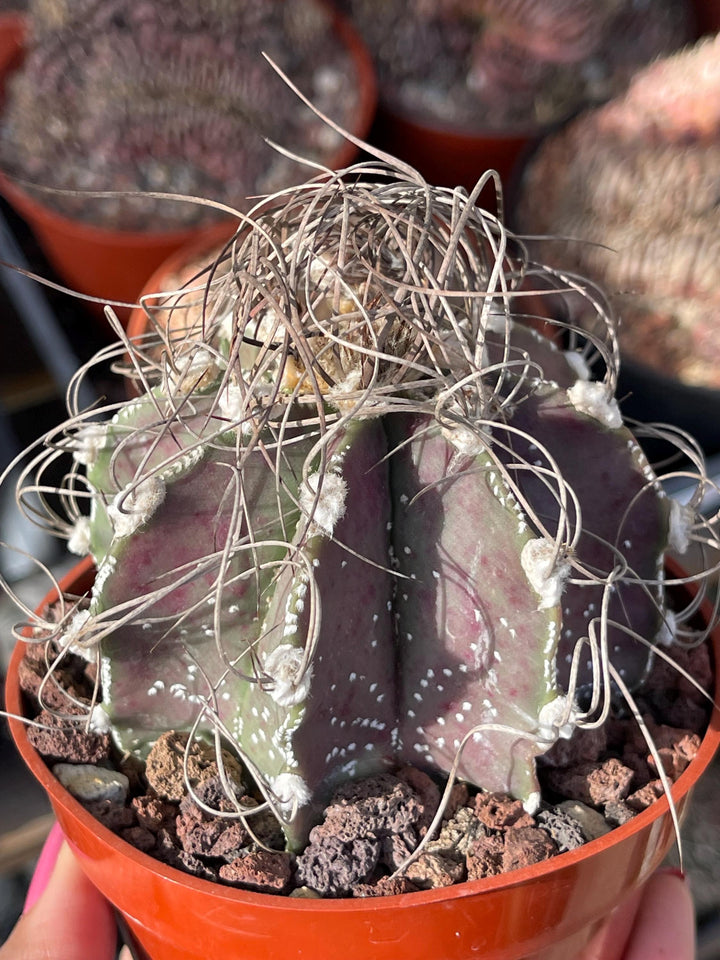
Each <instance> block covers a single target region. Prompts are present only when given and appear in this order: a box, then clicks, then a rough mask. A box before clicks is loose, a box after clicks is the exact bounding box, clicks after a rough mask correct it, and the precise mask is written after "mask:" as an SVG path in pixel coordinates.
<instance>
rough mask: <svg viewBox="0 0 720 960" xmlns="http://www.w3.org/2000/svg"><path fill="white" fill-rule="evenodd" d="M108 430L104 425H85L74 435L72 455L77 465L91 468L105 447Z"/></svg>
mask: <svg viewBox="0 0 720 960" xmlns="http://www.w3.org/2000/svg"><path fill="white" fill-rule="evenodd" d="M107 439H108V429H107V425H106V424H104V423H86V424H85V426H84V427H81V428H80V430H78V432H77V433H76V434H75V440H74V442H75V446H74V447H73V451H72V455H73V458H74V460H75V461H76V462H77V463H81V464H83V466H85V467H88V468H92V467H93V466H94V465H95V462H96V460H97V458H98V454H99V453H100V451H101V450H104V449H105V447H106V446H107Z"/></svg>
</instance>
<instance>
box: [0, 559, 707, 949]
mask: <svg viewBox="0 0 720 960" xmlns="http://www.w3.org/2000/svg"><path fill="white" fill-rule="evenodd" d="M92 578H93V568H92V565H91V562H90V561H89V560H84V561H82V562H81V563H80V564H79V565H78V566H77V567H75V569H74V570H73V571H71V573H70V574H68V576H67V577H66V578H65V579H64V580H63V581H61V583H60V588H61V590H65V591H70V592H73V593H83V592H84V591H86V590H88V589H89V588H90V586H91V584H92ZM53 598H54V593H51V594H50V595H49V596H48V598H46V601H44V603H46V602H47V601H48V600H52V599H53ZM44 603H43V605H44ZM705 613H706V615H707V614H708V608H707V607H706V608H705ZM713 645H714V652H715V662H716V663H717V662H718V657H720V629H717V630H715V632H714V634H713ZM22 654H23V648H22V644H18V646H17V648H16V649H15V651H14V655H13V657H12V661H11V664H10V668H9V671H8V678H7V709H8V711H9V712H10V713H11V714H22V712H23V704H22V697H21V694H20V690H19V686H18V665H19V662H20V659H21V657H22ZM719 677H720V674H719V675H718V676H716V690H715V700H716V703H717V702H718V701H719V700H720V682H718V680H719ZM10 727H11V730H12V734H13V737H14V739H15V742H16V744H17V747H18V749H19V750H20V752H21V754H22V756H23V758H24V759H25V762H26V763H27V765H28V766H29V768H30V770H31V771H32V772H33V773H34V775H35V776H36V777H37V779H38V780H39V781H40V783H41V784H42V785H43V787H44V788H45V789H46V790H47V792H48V794H49V797H50V801H51V803H52V805H53V809H54V810H55V813H56V816H57V818H58V821H59V823H60V826H61V827H62V829H63V831H64V833H65V836H66V837H67V838H68V840H69V843H70V845H71V847H72V849H73V851H74V852H75V854H76V856H77V858H78V861H79V863H80V865H81V866H82V868H83V870H84V871H85V873H86V874H87V875H88V877H89V878H90V879H91V880H92V882H93V883H94V884H95V885H96V886H97V888H98V889H99V890H100V891H101V892H102V893H103V894H104V895H105V896H106V897H107V898H108V899H109V900H110V901H111V903H113V904H114V905H115V906H116V907H117V909H118V910H119V911H120V912H121V914H122V915H123V917H124V918H125V920H126V922H127V926H128V927H129V929H130V930H131V931H132V934H133V936H134V937H135V938H136V939H137V942H138V943H139V944H140V945H141V946H142V948H143V949H144V950H145V951H147V954H148V955H149V957H151V958H152V960H196V958H200V957H243V956H247V957H252V958H253V960H278V958H279V957H283V956H292V957H298V958H308V960H310V958H312V960H335V958H336V957H338V956H342V957H343V958H344V960H368V957H372V960H416V958H417V957H442V958H443V960H470V958H471V957H472V958H474V960H576V957H577V954H578V953H579V951H580V950H581V949H582V947H583V946H584V945H585V944H586V943H587V942H588V940H589V939H590V938H591V937H592V935H593V934H594V933H595V932H596V931H597V930H598V929H599V928H600V927H601V926H602V925H603V922H604V921H605V920H606V918H607V917H608V914H609V913H610V912H611V911H612V909H613V908H614V907H615V906H616V905H617V904H618V903H619V902H621V901H622V900H623V899H624V898H626V897H627V896H628V895H629V894H630V892H631V891H632V890H634V889H635V888H637V887H638V886H640V885H641V884H642V883H643V882H644V881H645V880H646V879H647V878H648V877H649V875H650V874H651V873H652V871H653V870H655V869H656V867H657V866H658V865H659V864H660V862H661V861H662V859H663V857H664V856H665V854H666V853H667V851H668V849H669V848H670V846H671V845H672V843H673V840H674V834H673V826H672V821H671V816H670V813H669V808H668V802H667V800H666V799H665V798H663V799H661V800H658V801H657V802H656V803H654V804H653V805H652V806H651V807H650V808H648V809H647V810H645V811H643V812H642V813H640V814H638V815H637V816H636V817H635V818H634V819H633V820H631V821H629V822H628V823H626V824H624V825H623V826H621V827H618V828H616V829H615V830H613V831H612V832H611V833H609V834H607V835H605V836H603V837H600V838H599V839H597V840H594V841H592V842H591V843H588V844H586V845H585V846H583V847H581V848H579V849H577V850H573V851H572V852H570V853H565V854H562V855H560V856H558V857H555V858H554V859H552V860H549V861H546V862H544V863H541V864H536V865H534V866H530V867H525V868H523V869H520V870H517V871H514V872H512V873H509V874H506V875H504V876H499V877H492V878H489V879H486V880H478V881H471V882H467V883H462V884H458V885H456V886H453V887H446V888H444V889H440V890H432V891H425V892H418V893H409V894H401V895H398V896H392V897H378V898H369V899H361V900H352V899H347V900H307V899H295V898H286V897H278V896H272V895H268V894H259V893H251V892H247V891H243V890H237V889H233V888H230V887H225V886H220V885H216V884H212V883H209V882H208V881H205V880H200V879H197V878H195V877H191V876H188V875H186V874H184V873H181V872H179V871H177V870H175V869H173V868H171V867H167V866H164V865H163V864H161V863H159V862H158V861H156V860H154V859H152V858H151V857H149V856H147V855H146V854H144V853H140V852H139V851H138V850H136V849H135V848H134V847H132V846H130V845H129V844H127V843H125V842H124V841H123V840H121V839H120V838H119V837H117V836H115V835H114V834H113V833H111V832H110V831H109V830H107V829H106V828H105V827H103V826H102V825H101V824H100V823H98V821H97V820H95V819H94V818H93V817H92V816H90V814H89V813H88V812H87V811H86V810H85V809H84V808H83V807H82V806H81V805H80V803H78V801H76V800H75V799H74V798H73V797H72V796H71V795H70V794H69V793H67V791H66V790H65V789H64V788H63V787H61V786H60V784H59V783H58V781H57V780H56V779H55V778H54V777H53V775H52V774H51V772H50V770H49V769H48V768H47V767H46V765H45V763H44V762H43V760H42V759H41V758H40V756H39V755H38V754H37V753H36V751H35V750H34V748H33V747H32V746H30V743H29V742H28V738H27V735H26V728H25V725H24V724H23V723H22V722H20V721H19V720H14V719H11V720H10ZM719 742H720V709H719V708H718V707H717V706H716V707H715V709H714V712H713V715H712V719H711V723H710V726H709V728H708V731H707V733H706V735H705V737H704V739H703V742H702V745H701V747H700V751H699V753H698V755H697V757H696V758H695V760H693V762H692V763H691V764H690V766H689V767H688V768H687V770H686V771H685V772H684V773H683V774H682V776H681V777H680V778H679V780H678V781H677V783H676V784H675V785H674V787H673V790H672V795H673V799H674V802H675V805H676V808H677V810H678V812H679V814H680V815H681V816H682V815H683V814H684V813H685V812H686V809H687V805H688V801H689V798H690V793H691V791H692V788H693V786H694V785H695V783H696V782H697V780H698V778H699V777H700V776H701V775H702V774H703V772H704V771H705V770H706V768H707V767H708V764H709V763H710V761H711V759H712V757H713V754H714V753H715V750H716V748H717V746H718V744H719ZM604 960H618V958H614V957H610V956H606V957H604Z"/></svg>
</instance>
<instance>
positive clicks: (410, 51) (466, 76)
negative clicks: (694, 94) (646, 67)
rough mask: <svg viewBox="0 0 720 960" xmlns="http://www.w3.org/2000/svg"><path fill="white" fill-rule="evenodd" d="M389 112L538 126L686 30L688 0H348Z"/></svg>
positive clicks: (594, 94) (459, 123)
mask: <svg viewBox="0 0 720 960" xmlns="http://www.w3.org/2000/svg"><path fill="white" fill-rule="evenodd" d="M343 7H344V9H346V10H347V11H348V12H349V14H350V15H351V16H352V17H353V18H354V20H355V22H356V23H357V24H358V26H359V28H360V30H361V32H362V33H363V36H364V37H365V39H366V42H367V44H368V46H369V48H370V50H371V51H372V52H373V54H374V56H375V60H376V63H377V67H378V73H379V77H380V89H381V96H382V99H383V100H384V101H385V103H386V104H387V105H388V106H389V107H390V109H391V110H393V111H396V112H398V113H400V114H401V115H402V114H408V115H410V116H411V117H415V118H416V119H420V120H423V121H428V120H430V121H432V122H437V123H438V124H439V125H441V126H447V125H452V126H453V127H460V128H462V129H467V130H471V131H473V130H478V129H481V130H507V129H508V128H511V129H512V128H513V127H515V128H520V129H521V130H528V128H530V129H532V128H537V127H538V126H544V125H546V124H553V123H557V122H558V121H559V120H561V119H564V118H565V117H567V116H569V115H571V114H572V113H573V112H575V111H576V110H577V109H578V108H579V107H580V106H582V105H584V104H587V103H597V102H602V101H604V100H606V99H607V98H608V97H609V96H611V95H612V94H613V93H616V92H618V90H620V89H622V87H623V86H624V85H625V84H626V83H627V81H628V79H629V77H630V76H631V74H632V72H633V71H634V70H635V69H636V68H637V66H638V65H639V64H642V63H647V62H648V61H649V60H652V59H653V58H654V57H656V56H658V55H660V54H664V53H668V52H670V51H671V50H673V49H676V48H677V46H679V44H681V43H682V42H683V40H687V39H689V37H690V35H691V34H690V30H691V20H690V16H689V13H688V8H687V5H686V4H685V3H684V2H682V0H661V2H654V3H653V4H652V10H650V9H649V7H648V5H646V4H634V3H630V2H627V0H597V2H596V3H589V2H587V0H552V2H542V3H538V2H537V0H521V2H517V0H510V2H508V0H412V2H410V3H404V2H386V3H384V4H382V5H381V6H380V7H379V6H378V4H375V3H372V0H343Z"/></svg>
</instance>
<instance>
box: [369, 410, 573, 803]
mask: <svg viewBox="0 0 720 960" xmlns="http://www.w3.org/2000/svg"><path fill="white" fill-rule="evenodd" d="M388 422H389V424H390V429H391V436H392V438H393V440H395V442H396V443H397V444H398V448H397V450H396V452H395V453H394V455H393V458H392V477H393V507H394V519H393V546H394V553H395V558H396V562H397V566H398V570H399V572H400V574H401V575H402V576H403V578H404V579H398V580H397V581H396V584H395V590H396V597H395V616H396V620H397V636H398V651H399V660H400V665H401V669H400V672H399V677H400V680H399V686H400V741H401V751H400V752H401V756H402V758H403V759H404V760H405V761H407V762H409V763H415V764H420V765H422V766H430V767H431V768H433V769H436V770H441V771H443V772H445V773H447V772H449V771H450V770H451V769H452V767H453V763H454V761H455V757H456V755H457V752H458V749H459V748H460V746H461V743H463V740H464V738H465V735H466V734H467V733H468V731H470V730H473V729H476V730H477V732H476V733H475V734H473V735H472V736H471V737H470V738H469V739H468V741H467V743H466V744H465V745H464V748H463V751H462V755H461V760H460V764H459V767H458V774H459V775H460V776H461V777H462V778H463V779H467V780H470V781H471V782H473V783H481V784H482V785H483V787H485V788H486V789H488V790H497V791H509V792H510V793H512V794H513V795H514V796H516V797H520V798H522V799H523V800H525V801H532V798H533V796H534V795H535V794H537V791H538V790H539V787H538V784H537V780H536V777H535V767H534V762H533V761H534V757H535V756H536V755H537V754H538V753H541V752H544V750H545V749H546V748H547V743H545V744H542V743H540V742H539V739H542V738H541V736H540V735H539V730H540V727H541V721H540V713H541V710H542V708H543V707H544V706H545V705H546V704H548V703H550V702H552V701H553V700H554V699H555V698H556V697H557V690H556V688H555V648H556V646H557V642H558V636H559V628H560V607H559V604H558V603H554V604H552V605H549V606H548V607H546V608H540V605H539V597H538V594H537V592H536V591H535V590H534V589H533V587H532V586H531V584H530V582H529V580H528V577H527V576H526V574H525V572H524V570H523V566H522V561H521V556H522V551H523V547H525V545H526V544H527V543H528V541H529V540H530V539H531V538H532V537H533V533H532V531H531V530H530V528H529V527H528V524H527V520H526V518H525V516H524V514H523V512H522V510H521V509H520V507H519V504H518V503H517V501H516V500H515V498H514V497H513V496H512V494H511V492H510V490H509V489H508V487H507V485H506V484H505V482H504V480H503V479H502V476H501V474H500V470H499V469H498V464H497V463H496V462H495V461H494V460H493V459H492V457H491V456H489V455H488V454H487V453H486V452H484V451H482V450H480V451H479V452H478V453H475V454H467V453H462V452H459V451H458V450H457V449H456V448H455V447H454V446H453V445H452V443H451V442H449V440H448V439H446V438H445V436H444V435H443V433H442V431H441V430H440V428H439V427H438V426H437V424H435V423H434V422H433V420H432V419H431V418H429V417H427V416H417V417H405V416H390V417H389V418H388ZM408 438H411V442H410V443H407V442H406V441H407V439H408ZM400 444H402V445H400ZM538 795H539V794H538Z"/></svg>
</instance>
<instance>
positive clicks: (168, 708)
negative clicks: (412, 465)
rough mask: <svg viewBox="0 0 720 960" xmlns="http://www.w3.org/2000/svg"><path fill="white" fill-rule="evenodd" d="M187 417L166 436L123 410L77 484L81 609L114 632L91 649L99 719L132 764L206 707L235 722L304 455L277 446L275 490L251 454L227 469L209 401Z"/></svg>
mask: <svg viewBox="0 0 720 960" xmlns="http://www.w3.org/2000/svg"><path fill="white" fill-rule="evenodd" d="M195 405H196V412H194V413H191V410H192V408H190V409H189V410H188V411H187V414H186V416H185V417H184V418H183V419H178V420H177V422H174V423H171V424H170V426H169V427H168V425H167V424H165V423H163V420H162V418H161V417H159V416H158V411H157V409H156V407H155V405H154V403H153V402H152V401H151V400H147V399H146V400H144V401H142V402H141V401H134V402H132V403H131V404H129V405H128V406H126V407H125V408H124V409H123V411H122V412H121V414H120V415H119V416H117V417H116V418H115V420H114V422H113V423H111V424H110V425H109V426H108V428H107V434H106V439H105V449H104V450H103V451H101V454H100V456H99V457H98V459H97V460H96V462H95V464H94V466H92V467H91V468H90V470H89V472H88V476H89V479H90V481H91V483H93V485H94V486H95V488H96V490H98V492H99V495H98V496H97V497H96V499H95V506H94V511H93V520H92V523H91V529H92V530H98V529H99V530H100V531H101V533H100V534H99V535H97V536H95V535H94V536H93V537H92V542H93V544H94V546H95V549H96V553H95V557H96V561H97V563H98V575H97V578H96V582H95V587H94V591H93V599H92V604H91V608H90V609H91V613H92V614H93V615H95V616H96V617H97V618H98V619H99V621H100V622H102V620H103V615H105V618H106V619H107V620H108V625H109V626H111V627H112V626H113V625H114V624H117V627H116V629H112V630H110V631H109V632H108V634H107V636H105V637H104V639H103V641H102V654H103V661H102V662H103V686H104V705H105V708H106V709H107V711H108V713H109V715H110V719H111V721H112V723H113V727H114V730H115V736H116V739H117V740H118V742H119V744H120V745H121V747H123V748H125V749H132V750H140V752H144V750H146V749H147V748H148V747H149V745H150V744H151V743H152V742H153V741H154V740H155V739H156V738H157V736H158V735H159V734H160V733H162V732H163V731H165V730H168V729H175V730H187V729H190V728H191V727H192V725H193V723H194V722H195V720H196V718H197V716H198V713H199V711H200V709H201V707H202V704H204V703H206V702H207V703H208V706H209V709H210V710H212V711H214V712H216V713H217V714H218V715H219V716H220V718H222V719H226V718H227V717H229V716H231V715H232V714H233V713H234V706H233V704H234V701H235V699H236V697H237V687H238V686H240V687H242V685H243V684H244V683H247V681H246V680H242V679H240V677H239V675H240V674H245V675H252V673H253V665H252V660H251V650H252V643H253V642H254V641H255V639H256V637H257V624H258V622H259V620H260V619H261V617H262V615H263V613H264V609H265V606H266V604H267V591H268V588H269V586H270V584H271V582H272V578H273V575H274V567H273V566H272V563H273V561H276V560H279V559H280V558H281V557H282V556H283V555H284V553H285V550H284V548H283V546H282V543H283V541H285V540H287V538H288V537H289V536H292V532H293V530H294V527H295V525H296V523H297V519H298V516H299V510H298V509H297V508H296V507H295V505H294V500H296V498H297V491H298V484H299V478H300V476H301V470H302V463H303V462H304V460H305V457H306V456H307V453H308V451H309V449H310V446H311V444H312V442H313V440H312V439H306V440H303V441H301V442H299V443H288V445H287V448H286V449H284V451H283V457H282V459H281V470H280V481H281V482H280V483H279V484H278V485H277V486H276V484H275V483H274V482H269V468H268V465H267V461H266V459H265V457H264V456H263V454H262V453H261V452H260V451H259V450H255V451H253V452H252V453H251V455H250V456H248V457H247V459H246V460H245V462H244V463H243V465H242V468H241V469H238V468H237V466H236V461H237V456H238V455H237V452H236V449H235V446H234V443H233V442H230V440H229V438H228V437H227V436H225V437H223V435H222V434H221V433H220V431H221V429H222V425H221V423H220V422H219V421H218V420H216V419H215V418H214V417H208V413H207V410H203V407H206V408H207V407H208V406H209V401H206V400H205V401H203V399H202V398H199V399H198V398H196V402H195ZM223 440H224V442H223ZM179 449H181V450H184V453H183V454H182V456H180V457H179V458H178V456H177V454H178V450H179ZM266 455H267V456H268V457H272V456H274V454H273V452H272V450H271V449H269V450H268V452H267V454H266ZM168 461H170V465H167V464H168ZM140 471H141V475H142V477H143V479H142V481H141V482H140V483H139V485H138V486H137V487H136V489H137V492H136V493H135V494H133V489H134V487H133V484H134V483H135V477H136V476H137V475H139V474H140ZM240 483H241V484H242V489H243V497H242V505H241V507H240V508H239V509H238V506H237V503H236V496H235V492H236V491H235V487H236V485H237V484H240ZM245 514H247V516H250V517H251V518H252V519H251V524H250V527H249V526H248V522H247V519H246V516H245ZM113 527H114V528H115V535H114V537H113V539H111V540H110V542H109V543H107V544H105V543H103V542H102V541H103V539H104V538H105V537H106V536H107V533H108V531H112V530H113ZM251 534H252V535H251ZM258 539H259V540H261V541H263V542H262V543H261V544H260V545H259V546H258V545H256V544H254V543H253V540H258ZM264 541H269V542H268V543H265V542H264ZM275 543H277V544H279V545H274V544H275ZM128 614H129V615H130V619H129V620H128V622H126V623H123V618H124V616H125V615H128ZM205 726H206V727H207V723H206V724H205Z"/></svg>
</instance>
